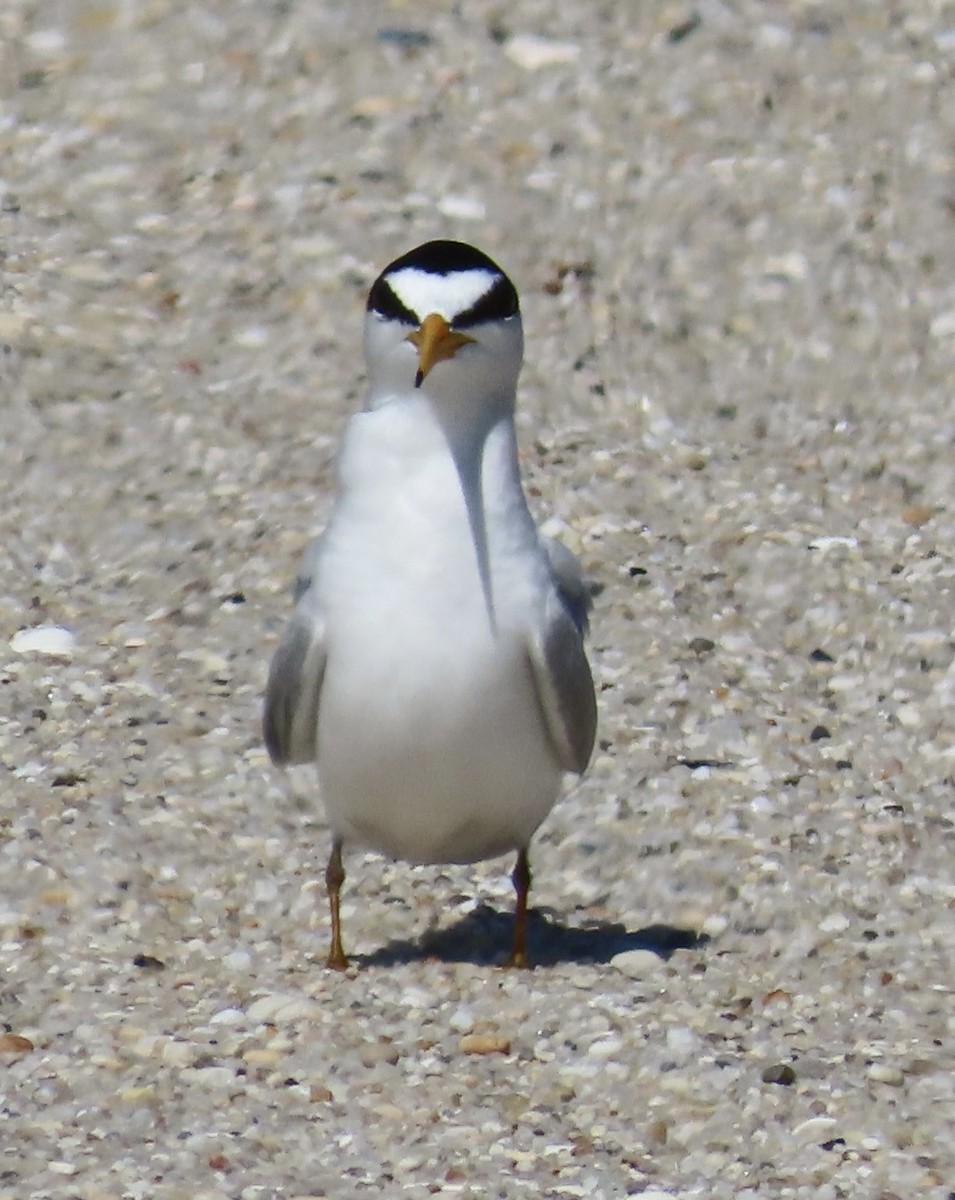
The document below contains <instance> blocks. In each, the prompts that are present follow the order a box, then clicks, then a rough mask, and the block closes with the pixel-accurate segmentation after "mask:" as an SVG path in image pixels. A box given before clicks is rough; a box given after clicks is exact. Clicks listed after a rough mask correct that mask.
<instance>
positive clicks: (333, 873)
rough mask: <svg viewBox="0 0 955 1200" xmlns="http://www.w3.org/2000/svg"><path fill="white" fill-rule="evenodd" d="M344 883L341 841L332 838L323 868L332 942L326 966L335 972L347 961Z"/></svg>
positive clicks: (342, 969)
mask: <svg viewBox="0 0 955 1200" xmlns="http://www.w3.org/2000/svg"><path fill="white" fill-rule="evenodd" d="M344 882H345V868H344V867H343V866H342V840H341V838H334V839H333V841H332V852H331V854H330V855H329V856H328V866H327V867H326V868H325V886H326V887H327V888H328V905H329V908H330V909H331V913H332V941H331V945H330V946H329V948H328V965H329V966H330V967H331V968H332V969H333V970H335V971H344V970H345V968H346V967H347V966H348V959H347V958H346V957H345V951H344V950H343V949H342V918H341V907H340V899H341V891H342V884H343V883H344Z"/></svg>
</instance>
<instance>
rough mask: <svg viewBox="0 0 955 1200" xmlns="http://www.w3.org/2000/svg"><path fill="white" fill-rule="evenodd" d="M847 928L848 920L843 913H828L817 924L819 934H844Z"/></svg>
mask: <svg viewBox="0 0 955 1200" xmlns="http://www.w3.org/2000/svg"><path fill="white" fill-rule="evenodd" d="M848 928H849V918H848V917H847V916H846V915H845V914H844V913H839V912H836V913H830V914H829V916H827V917H823V919H822V920H821V921H820V922H819V932H820V933H845V931H846V930H847V929H848Z"/></svg>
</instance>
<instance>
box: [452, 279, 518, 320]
mask: <svg viewBox="0 0 955 1200" xmlns="http://www.w3.org/2000/svg"><path fill="white" fill-rule="evenodd" d="M519 311H520V303H519V301H518V299H517V289H516V288H515V287H514V284H513V283H511V281H510V280H509V279H508V277H507V276H506V275H501V276H499V277H498V278H497V279H496V280H495V281H494V286H493V287H492V288H491V290H490V291H488V292H485V293H484V295H483V296H482V297H481V298H480V300H478V301H477V303H476V304H472V305H471V307H470V308H469V309H468V310H467V311H466V312H463V313H459V314H458V315H457V316H456V317H455V318H454V328H455V329H472V328H473V327H474V326H475V325H482V324H483V323H484V322H485V321H504V320H506V319H507V318H508V317H513V316H516V315H517V313H518V312H519Z"/></svg>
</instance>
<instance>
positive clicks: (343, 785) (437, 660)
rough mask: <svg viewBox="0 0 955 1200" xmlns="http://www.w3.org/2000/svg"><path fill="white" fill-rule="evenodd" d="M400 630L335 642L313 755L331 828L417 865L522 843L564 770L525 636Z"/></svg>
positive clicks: (551, 799) (544, 811)
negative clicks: (420, 635) (347, 643)
mask: <svg viewBox="0 0 955 1200" xmlns="http://www.w3.org/2000/svg"><path fill="white" fill-rule="evenodd" d="M382 632H384V631H383V630H380V631H379V637H380V635H381V633H382ZM394 632H395V633H396V634H397V637H398V641H397V644H396V642H395V641H394V640H392V638H391V637H390V636H389V637H387V638H382V639H381V640H380V641H379V642H378V644H377V645H376V642H375V639H374V638H373V637H372V638H368V637H366V638H365V639H364V640H362V641H360V642H359V641H354V642H352V643H351V647H352V649H353V650H355V651H357V652H349V650H348V649H346V648H345V647H344V646H343V647H342V652H341V653H340V654H339V655H337V656H336V653H335V646H334V643H333V644H332V646H330V653H329V662H328V668H327V671H326V675H325V681H324V686H323V689H322V705H321V714H320V717H319V726H318V763H319V774H320V780H321V786H322V795H323V798H324V801H325V807H326V810H327V812H328V818H329V821H330V823H331V825H332V828H333V829H334V831H335V832H336V833H337V834H338V835H339V836H341V837H343V838H344V839H345V840H346V841H353V842H356V843H358V844H361V845H364V846H368V847H370V848H372V849H375V850H380V851H382V852H383V853H385V854H388V855H391V856H392V857H394V858H400V859H404V860H407V861H410V862H420V863H426V862H474V861H476V860H477V859H482V858H490V857H493V856H494V855H498V854H504V853H506V852H507V851H509V850H513V849H517V848H519V847H521V846H526V845H527V843H528V842H529V841H530V838H531V836H532V834H533V833H534V831H535V830H536V829H537V827H538V825H539V824H540V823H541V821H543V819H544V817H546V816H547V814H548V812H549V811H550V809H551V807H552V806H553V804H554V801H555V800H556V798H557V795H558V792H559V789H560V780H561V771H560V767H559V766H558V763H557V761H556V758H555V757H554V754H553V751H552V750H551V747H550V743H549V741H548V738H547V733H546V730H545V727H544V722H543V718H542V716H541V714H540V711H539V706H538V701H537V697H536V694H535V691H534V685H533V681H532V678H531V674H530V667H529V665H528V663H527V661H526V658H525V654H524V649H523V646H522V645H521V644H519V642H518V641H517V640H516V639H515V638H514V637H513V636H512V635H511V636H506V637H501V638H499V639H498V640H497V641H492V640H491V638H490V635H487V637H486V638H485V639H483V640H484V644H483V645H477V644H476V641H475V640H472V639H470V638H467V637H465V638H461V637H458V636H454V638H453V641H452V640H448V639H447V638H446V637H442V636H436V635H435V631H434V630H433V629H432V630H431V631H430V633H429V637H430V639H431V645H430V646H428V645H426V644H419V645H418V646H417V647H416V646H415V642H414V638H413V637H411V638H410V639H409V637H408V635H409V634H410V633H411V632H412V630H410V629H405V630H403V631H401V630H399V631H394ZM402 632H403V633H404V634H405V637H404V638H402V637H401V633H402ZM480 640H481V639H477V641H480ZM399 648H400V651H401V652H396V651H397V650H398V649H399ZM443 650H444V651H445V652H442V651H443Z"/></svg>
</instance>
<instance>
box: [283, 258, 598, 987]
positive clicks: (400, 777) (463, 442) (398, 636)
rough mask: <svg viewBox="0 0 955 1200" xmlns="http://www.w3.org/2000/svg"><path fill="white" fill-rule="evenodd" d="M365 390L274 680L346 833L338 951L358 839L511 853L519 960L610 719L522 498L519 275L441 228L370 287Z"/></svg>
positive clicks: (582, 619) (333, 957)
mask: <svg viewBox="0 0 955 1200" xmlns="http://www.w3.org/2000/svg"><path fill="white" fill-rule="evenodd" d="M364 355H365V362H366V366H367V376H368V390H367V397H366V400H365V403H364V405H363V407H362V409H361V410H360V411H358V412H356V413H355V414H353V415H352V416H351V418H350V419H349V422H348V424H347V427H346V431H345V434H344V437H343V440H342V444H341V447H340V452H339V458H338V489H337V494H336V497H335V500H334V504H333V508H332V512H331V516H330V519H329V521H328V523H327V525H326V527H325V529H324V531H323V532H322V533H321V534H320V536H319V537H318V539H317V540H316V541H315V542H314V543H313V544H312V545H311V546H310V548H309V549H308V550H307V551H306V554H305V558H304V561H303V564H302V568H301V571H300V574H299V577H298V580H297V583H296V588H295V594H296V604H295V608H294V611H293V613H292V615H291V618H290V620H289V622H288V625H287V627H286V629H285V632H284V635H283V637H282V638H281V641H280V643H279V645H278V648H277V649H276V651H275V654H274V656H273V658H272V662H271V666H270V669H269V675H268V682H267V685H266V694H265V703H264V713H263V733H264V741H265V744H266V747H267V749H268V752H269V755H270V757H271V759H272V760H273V762H274V763H276V764H277V765H280V766H285V765H288V764H296V763H309V762H315V763H317V767H318V782H319V790H320V794H321V796H322V800H323V802H324V807H325V812H326V815H327V819H328V823H329V826H330V829H331V838H332V840H331V851H330V855H329V858H328V865H327V868H326V872H325V881H326V886H327V892H328V902H329V908H330V920H331V934H330V948H329V952H328V958H327V963H328V966H329V967H332V968H335V969H338V970H344V969H345V968H346V967H347V966H348V965H349V960H348V957H347V955H346V954H345V950H344V947H343V943H342V928H341V914H340V897H341V889H342V885H343V883H344V881H345V872H344V866H343V857H342V851H343V847H345V846H346V845H354V846H357V847H362V848H364V849H369V850H374V851H378V852H379V853H381V854H384V855H386V856H389V857H390V858H392V859H393V860H401V861H406V862H409V863H413V864H429V863H430V864H438V863H473V862H477V861H481V860H484V859H489V858H495V857H498V856H501V855H505V854H509V853H511V852H516V855H517V857H516V861H515V865H514V868H513V871H512V874H511V879H512V882H513V886H514V889H515V894H516V900H515V915H514V925H513V942H512V948H511V953H510V957H509V958H508V959H507V963H508V964H509V965H512V966H515V967H525V966H528V965H530V963H529V959H528V952H527V911H528V894H529V891H530V886H531V872H530V863H529V857H528V846H529V843H530V841H531V838H532V836H533V834H534V833H535V831H536V830H537V828H538V826H539V825H540V824H541V822H542V821H543V820H544V818H545V817H546V816H547V815H548V813H549V812H550V810H551V808H552V807H553V805H554V803H555V801H556V800H557V798H558V795H559V793H560V791H561V789H562V783H563V778H564V776H565V774H567V773H571V774H577V775H580V774H582V773H583V772H584V770H585V769H586V767H587V765H588V763H589V760H590V757H591V754H592V750H593V745H594V738H595V733H596V723H597V708H596V698H595V693H594V684H593V676H592V673H591V669H590V665H589V662H588V658H587V654H586V650H585V646H584V635H585V633H586V632H587V625H588V612H589V599H590V598H589V593H588V590H587V587H586V585H585V583H584V580H583V577H582V573H581V569H580V566H579V564H578V562H577V559H576V558H575V557H574V555H573V554H572V553H571V551H570V550H568V549H567V548H566V547H565V546H563V545H562V544H561V543H559V542H556V541H552V540H550V539H548V538H545V537H543V536H542V535H541V534H540V532H539V530H538V528H537V525H536V523H535V521H534V518H533V517H532V515H531V512H530V510H529V508H528V504H527V500H526V496H525V493H524V490H523V486H522V482H521V475H520V467H519V461H518V448H517V436H516V430H515V423H514V413H515V404H516V395H517V382H518V375H519V373H520V370H521V366H522V363H523V328H522V318H521V311H520V302H519V298H518V293H517V290H516V288H515V286H514V284H513V283H512V282H511V280H510V279H509V278H508V276H507V275H506V274H505V273H504V271H503V270H502V269H501V268H500V267H499V266H498V265H497V264H496V263H495V262H494V261H493V260H492V259H491V258H489V257H488V256H487V255H486V254H485V253H483V252H482V251H481V250H479V249H477V248H476V247H474V246H471V245H469V244H468V243H465V242H459V241H450V240H437V241H429V242H426V243H424V244H423V245H420V246H417V247H416V248H415V249H412V250H410V251H408V252H407V253H405V254H403V255H401V256H400V257H399V258H396V259H395V260H394V261H393V262H391V263H390V264H389V265H388V266H387V267H386V268H385V269H384V270H383V271H382V272H381V274H380V275H379V276H378V278H377V279H376V280H375V282H374V284H373V285H372V287H371V290H370V292H369V294H368V302H367V307H366V312H365V318H364Z"/></svg>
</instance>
